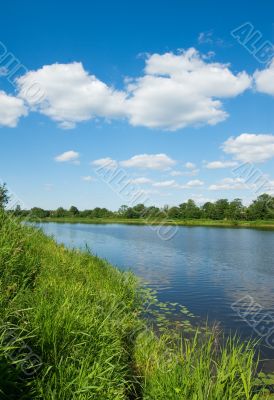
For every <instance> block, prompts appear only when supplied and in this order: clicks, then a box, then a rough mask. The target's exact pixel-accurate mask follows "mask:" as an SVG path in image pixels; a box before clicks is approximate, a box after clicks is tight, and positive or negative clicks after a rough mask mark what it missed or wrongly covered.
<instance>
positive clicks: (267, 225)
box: [40, 217, 274, 230]
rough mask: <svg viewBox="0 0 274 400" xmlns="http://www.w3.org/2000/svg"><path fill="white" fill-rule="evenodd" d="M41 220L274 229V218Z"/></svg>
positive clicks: (48, 219) (46, 220) (64, 218)
mask: <svg viewBox="0 0 274 400" xmlns="http://www.w3.org/2000/svg"><path fill="white" fill-rule="evenodd" d="M40 222H58V223H82V224H128V225H178V226H209V227H210V226H212V227H224V228H228V227H232V228H257V229H271V230H272V229H274V220H254V221H238V220H237V221H232V220H212V219H188V220H172V219H168V218H165V219H159V220H154V219H153V218H150V219H149V220H145V219H141V218H140V219H125V218H123V219H122V218H115V219H114V218H84V217H83V218H81V217H60V218H52V217H48V218H43V219H41V220H40Z"/></svg>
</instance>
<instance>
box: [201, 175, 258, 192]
mask: <svg viewBox="0 0 274 400" xmlns="http://www.w3.org/2000/svg"><path fill="white" fill-rule="evenodd" d="M253 187H254V184H247V183H246V182H245V180H244V179H243V178H224V179H222V180H221V181H220V182H217V183H216V184H214V185H210V186H209V188H208V189H209V190H246V189H252V188H253Z"/></svg>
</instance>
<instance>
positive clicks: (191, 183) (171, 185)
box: [153, 179, 204, 189]
mask: <svg viewBox="0 0 274 400" xmlns="http://www.w3.org/2000/svg"><path fill="white" fill-rule="evenodd" d="M203 185H204V182H203V181H200V180H199V179H194V180H191V181H189V182H187V183H186V184H179V183H178V182H176V181H175V180H167V181H160V182H154V183H153V186H155V187H162V188H167V187H168V188H176V189H190V188H194V187H200V186H203Z"/></svg>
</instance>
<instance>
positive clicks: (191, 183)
mask: <svg viewBox="0 0 274 400" xmlns="http://www.w3.org/2000/svg"><path fill="white" fill-rule="evenodd" d="M203 185H204V182H203V181H201V180H200V179H193V180H191V181H189V182H187V184H186V185H182V186H181V187H182V189H188V188H193V187H200V186H203Z"/></svg>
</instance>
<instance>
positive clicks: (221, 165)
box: [205, 161, 238, 169]
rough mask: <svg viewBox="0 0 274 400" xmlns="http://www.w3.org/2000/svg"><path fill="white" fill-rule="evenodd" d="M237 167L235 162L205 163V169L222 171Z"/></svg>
mask: <svg viewBox="0 0 274 400" xmlns="http://www.w3.org/2000/svg"><path fill="white" fill-rule="evenodd" d="M236 165H238V163H237V161H211V162H208V163H206V165H205V167H206V168H208V169H223V168H232V167H236Z"/></svg>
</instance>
